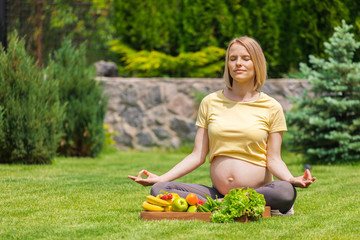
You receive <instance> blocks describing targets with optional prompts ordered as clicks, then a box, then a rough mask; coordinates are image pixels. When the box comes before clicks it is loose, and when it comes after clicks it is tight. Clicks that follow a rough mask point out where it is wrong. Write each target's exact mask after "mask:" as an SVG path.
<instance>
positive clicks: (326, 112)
mask: <svg viewBox="0 0 360 240" xmlns="http://www.w3.org/2000/svg"><path fill="white" fill-rule="evenodd" d="M351 28H352V26H350V25H347V24H346V23H345V21H342V25H341V26H339V27H336V28H335V32H334V34H333V36H332V37H331V38H330V39H329V42H326V43H325V44H324V46H325V53H326V55H327V59H317V58H315V57H314V56H312V55H310V56H309V60H310V61H309V62H310V64H311V66H307V65H305V64H301V65H300V69H301V72H302V73H303V74H304V75H305V76H306V78H307V79H308V81H309V83H310V84H311V85H312V88H311V89H308V90H306V91H305V93H304V95H303V96H302V98H301V99H297V100H295V105H294V107H293V108H292V111H291V112H289V113H288V115H287V120H288V123H289V125H290V126H293V127H294V129H295V130H294V131H292V132H291V133H292V136H291V139H290V141H291V143H292V145H293V147H294V149H295V150H296V151H298V152H300V153H303V154H304V157H305V159H306V160H307V161H308V162H311V163H328V164H331V163H340V162H356V161H359V160H360V63H358V62H353V57H354V53H355V51H356V49H357V48H359V46H360V43H359V42H356V41H355V40H354V35H353V34H352V33H351V32H350V30H351Z"/></svg>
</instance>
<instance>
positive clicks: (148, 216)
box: [140, 206, 271, 222]
mask: <svg viewBox="0 0 360 240" xmlns="http://www.w3.org/2000/svg"><path fill="white" fill-rule="evenodd" d="M270 210H271V209H270V207H268V206H266V207H265V212H264V213H263V214H262V216H263V217H264V218H267V217H271V211H270ZM210 216H211V213H209V212H194V213H193V212H150V211H142V212H141V214H140V219H142V220H148V221H157V220H185V221H189V220H198V221H203V222H210ZM235 221H236V222H248V221H249V220H248V218H247V216H245V215H243V216H241V217H239V218H236V219H235Z"/></svg>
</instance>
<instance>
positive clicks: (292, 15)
mask: <svg viewBox="0 0 360 240" xmlns="http://www.w3.org/2000/svg"><path fill="white" fill-rule="evenodd" d="M113 5H114V18H113V25H114V28H115V31H116V34H117V35H118V40H119V41H120V42H121V43H123V44H125V45H127V46H128V47H130V48H131V49H134V50H135V51H142V50H146V51H149V53H150V52H152V51H157V52H160V53H163V54H166V55H170V56H178V55H179V54H182V53H186V52H198V51H201V50H202V49H204V48H206V47H210V46H211V47H218V48H221V49H226V47H227V44H228V43H229V42H230V41H231V40H232V39H233V38H235V37H238V36H242V35H248V36H250V37H253V38H255V39H256V40H258V41H259V43H260V44H261V46H262V48H263V50H264V54H265V56H266V58H267V62H268V68H269V76H270V77H279V76H281V75H282V74H283V73H287V72H288V71H289V70H291V69H292V68H297V67H298V64H299V62H306V61H307V57H308V55H309V54H311V53H312V54H314V55H316V56H318V57H323V56H321V54H322V53H323V51H324V46H323V44H322V43H323V42H324V41H326V39H328V38H329V37H330V36H331V34H332V31H333V28H334V27H335V26H337V25H338V24H339V23H340V22H341V19H345V20H347V21H350V22H352V23H356V24H355V26H356V27H355V33H357V34H359V33H360V24H359V23H360V17H359V14H358V11H359V8H360V3H358V2H357V1H350V0H328V1H313V0H247V1H243V0H231V1H228V0H225V1H217V0H197V1H190V0H156V1H155V0H149V1H142V0H131V1H114V2H113ZM309 19H311V21H309ZM121 57H122V58H127V55H122V56H121ZM207 57H209V56H207ZM138 58H139V59H140V58H143V55H141V56H139V57H138ZM147 59H148V60H149V58H147ZM132 60H134V59H133V58H132V59H131V60H130V59H128V60H126V59H125V61H122V62H125V63H126V61H132ZM136 60H138V59H136ZM150 60H151V59H150ZM139 61H140V60H139ZM213 61H218V59H217V58H216V59H215V60H213ZM125 66H126V64H125ZM136 67H138V69H136ZM141 67H142V65H140V64H139V65H137V66H135V65H134V66H132V68H131V71H132V73H133V74H137V73H138V72H140V73H141V76H147V74H151V75H149V76H154V74H155V73H156V74H158V75H157V76H163V75H167V74H168V69H164V73H163V72H162V68H159V69H154V70H156V71H155V72H143V71H142V70H141ZM198 67H199V68H202V66H198ZM174 68H177V66H174ZM178 68H181V65H180V66H179V67H178ZM137 70H139V71H137ZM120 72H121V71H120ZM182 73H183V74H187V72H182ZM214 73H215V74H214V75H213V77H217V76H218V75H217V72H216V71H214ZM181 76H182V77H187V76H188V75H181Z"/></svg>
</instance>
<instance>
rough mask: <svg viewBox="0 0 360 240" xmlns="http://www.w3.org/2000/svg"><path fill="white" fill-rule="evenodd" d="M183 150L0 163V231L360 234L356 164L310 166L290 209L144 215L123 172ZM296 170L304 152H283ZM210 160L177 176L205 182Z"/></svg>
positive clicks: (53, 235)
mask: <svg viewBox="0 0 360 240" xmlns="http://www.w3.org/2000/svg"><path fill="white" fill-rule="evenodd" d="M185 152H186V151H176V152H162V151H152V152H132V151H130V152H108V153H103V154H102V155H101V156H100V157H98V158H96V159H89V158H57V159H56V160H55V161H54V164H52V165H41V166H27V165H25V166H24V165H0V239H158V240H159V239H360V227H359V226H360V209H359V207H360V204H359V203H360V200H359V199H360V194H359V192H360V190H359V189H360V187H359V186H360V164H356V165H352V166H350V165H346V166H313V170H312V174H313V175H314V176H316V177H317V178H318V179H317V180H316V182H315V183H314V184H313V185H312V186H311V187H310V188H309V189H298V198H297V201H296V203H295V215H293V216H288V217H272V218H265V219H261V220H260V221H256V222H250V223H247V224H244V223H231V224H214V223H205V222H200V221H143V220H140V219H139V216H140V211H141V203H142V202H143V201H144V200H145V197H146V195H148V194H149V191H150V188H145V187H142V186H140V185H137V184H135V183H134V182H132V181H131V180H129V179H127V177H126V176H127V175H128V174H131V175H134V174H137V172H138V171H139V170H141V169H144V168H146V169H148V170H150V171H153V172H154V173H158V174H162V173H164V172H166V171H167V170H168V169H170V168H171V167H172V166H174V165H175V164H176V163H177V162H178V161H179V160H181V159H182V158H183V157H184V156H185V155H186V153H185ZM283 158H284V160H285V162H287V164H288V166H289V168H290V170H291V172H292V173H293V174H294V175H300V174H302V172H303V170H302V163H301V159H300V158H298V157H295V156H294V155H291V154H289V153H286V152H285V153H284V155H283ZM208 169H209V163H206V164H204V165H203V166H202V167H200V168H199V169H197V170H195V171H194V172H192V173H190V174H189V175H187V176H184V177H183V178H181V179H179V180H178V181H182V182H191V183H199V184H207V185H210V179H209V171H208Z"/></svg>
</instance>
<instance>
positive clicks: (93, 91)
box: [47, 39, 107, 157]
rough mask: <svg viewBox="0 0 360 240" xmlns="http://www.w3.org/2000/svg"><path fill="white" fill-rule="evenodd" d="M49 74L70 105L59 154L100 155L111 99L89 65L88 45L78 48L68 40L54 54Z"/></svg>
mask: <svg viewBox="0 0 360 240" xmlns="http://www.w3.org/2000/svg"><path fill="white" fill-rule="evenodd" d="M47 73H48V75H49V76H51V78H56V79H57V80H58V81H59V96H60V101H61V103H62V104H64V105H65V106H66V107H65V119H64V121H63V130H64V136H63V137H62V139H61V142H60V146H59V148H58V152H59V153H60V154H61V155H64V156H82V157H88V156H91V157H95V156H97V155H98V154H99V152H100V151H101V149H102V147H103V144H104V141H105V133H104V127H103V123H104V117H105V112H106V107H107V99H106V98H105V97H103V88H102V87H101V86H100V85H99V84H100V82H97V81H96V80H95V76H96V71H95V68H94V67H92V66H88V65H87V62H86V47H85V43H84V44H82V45H81V46H79V48H77V49H76V48H75V47H73V46H72V42H71V40H70V39H65V40H64V41H63V42H62V45H61V47H60V49H58V50H57V51H55V52H54V56H53V60H51V61H50V65H49V67H48V69H47Z"/></svg>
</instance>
